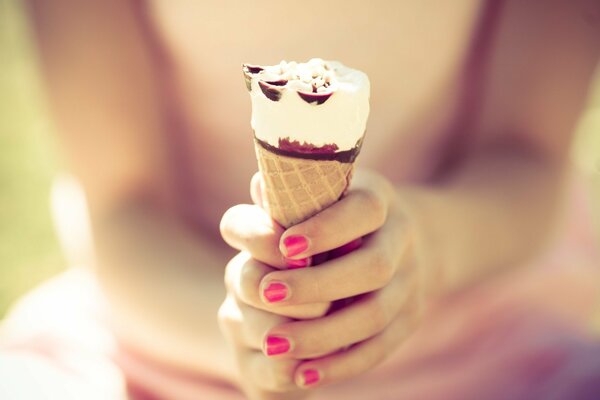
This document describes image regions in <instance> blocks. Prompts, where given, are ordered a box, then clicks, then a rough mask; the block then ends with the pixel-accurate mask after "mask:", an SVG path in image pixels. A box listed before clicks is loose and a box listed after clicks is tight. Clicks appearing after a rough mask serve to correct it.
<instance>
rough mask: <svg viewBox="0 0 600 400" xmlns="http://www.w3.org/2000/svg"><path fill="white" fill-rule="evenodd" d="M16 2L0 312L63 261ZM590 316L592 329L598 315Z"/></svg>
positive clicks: (35, 89)
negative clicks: (55, 227) (592, 317)
mask: <svg viewBox="0 0 600 400" xmlns="http://www.w3.org/2000/svg"><path fill="white" fill-rule="evenodd" d="M21 7H22V6H21V5H20V2H19V1H16V0H0V319H1V318H2V316H3V315H4V314H5V313H6V310H7V308H8V307H9V305H10V303H11V302H12V301H14V300H15V299H16V298H17V297H18V296H20V295H21V294H23V293H24V292H26V291H27V290H29V289H30V288H31V287H33V286H35V285H36V284H38V283H40V282H41V281H43V280H44V279H46V278H48V277H50V276H52V275H53V274H56V273H57V272H59V271H61V270H62V269H63V268H65V265H66V262H65V260H64V257H63V255H62V254H61V250H60V247H59V244H58V240H57V238H56V235H55V233H54V230H53V226H52V221H51V214H50V205H49V204H50V201H49V197H50V190H51V185H52V181H53V178H54V177H55V176H56V174H57V172H58V171H60V156H59V154H58V146H57V144H56V143H55V142H54V135H53V134H52V129H53V128H52V123H51V121H50V118H49V115H48V112H47V110H46V108H45V105H44V100H43V95H42V91H41V82H40V77H39V76H38V72H37V70H36V59H35V58H36V56H35V52H34V50H33V48H32V43H31V38H30V34H29V32H28V27H27V24H26V21H25V19H24V17H23V13H22V9H21ZM596 82H597V83H596V84H595V85H594V86H595V87H594V88H593V90H592V92H591V96H590V102H589V107H588V109H587V110H586V111H585V113H584V114H583V115H582V118H581V122H580V124H579V128H578V132H577V140H576V141H575V145H574V147H573V162H574V164H575V165H576V166H577V168H578V169H579V171H580V172H581V173H582V174H584V176H585V177H586V180H587V181H588V183H589V186H590V195H591V196H592V198H593V202H594V204H595V207H596V210H595V218H596V221H595V223H596V226H597V227H598V229H599V230H598V232H600V79H596ZM599 245H600V244H599ZM599 262H600V261H599ZM599 308H600V307H599ZM595 323H596V327H597V328H598V330H597V331H598V332H600V316H599V318H597V319H596V322H595Z"/></svg>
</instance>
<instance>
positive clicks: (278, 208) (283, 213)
mask: <svg viewBox="0 0 600 400" xmlns="http://www.w3.org/2000/svg"><path fill="white" fill-rule="evenodd" d="M255 149H256V157H257V159H258V167H259V170H260V172H261V174H262V177H263V185H262V186H263V193H262V198H263V202H264V203H265V204H264V206H265V208H266V209H267V212H268V213H269V214H270V215H271V218H273V219H274V220H275V221H277V222H278V223H279V224H280V225H282V226H283V227H284V228H289V227H290V226H292V225H295V224H298V223H300V222H302V221H304V220H306V219H308V218H310V217H312V216H313V215H315V214H317V213H319V212H320V211H321V210H323V209H325V208H327V207H329V206H330V205H332V204H333V203H335V202H336V201H338V200H339V199H340V198H341V197H342V196H343V195H344V193H345V192H346V190H347V189H348V185H349V184H350V180H351V178H352V171H353V170H354V163H342V162H339V161H335V160H333V161H330V160H310V159H304V158H295V157H288V156H283V155H279V154H275V153H273V152H271V151H269V150H267V149H265V148H264V147H262V146H261V145H260V144H258V143H255Z"/></svg>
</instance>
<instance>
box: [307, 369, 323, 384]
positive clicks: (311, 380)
mask: <svg viewBox="0 0 600 400" xmlns="http://www.w3.org/2000/svg"><path fill="white" fill-rule="evenodd" d="M320 379H321V377H320V376H319V371H317V370H316V369H305V370H304V371H303V372H302V385H303V386H310V385H314V384H315V383H317V382H319V380H320Z"/></svg>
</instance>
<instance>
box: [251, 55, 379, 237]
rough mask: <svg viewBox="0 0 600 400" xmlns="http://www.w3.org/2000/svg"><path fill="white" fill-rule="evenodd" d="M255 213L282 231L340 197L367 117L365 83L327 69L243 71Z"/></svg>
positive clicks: (321, 65) (326, 65)
mask: <svg viewBox="0 0 600 400" xmlns="http://www.w3.org/2000/svg"><path fill="white" fill-rule="evenodd" d="M243 73H244V79H245V81H246V87H247V88H248V90H249V91H250V97H251V100H252V121H251V124H252V128H253V130H254V135H255V148H256V156H257V159H258V165H259V169H260V172H261V173H262V176H263V206H264V207H265V208H266V209H267V211H268V212H269V213H270V215H271V217H272V218H273V219H274V220H275V221H277V222H278V223H279V224H281V225H282V226H284V227H285V228H289V227H290V226H292V225H295V224H297V223H299V222H302V221H304V220H306V219H307V218H310V217H312V216H313V215H315V214H317V213H319V212H320V211H322V210H323V209H325V208H327V207H329V206H330V205H332V204H334V203H335V202H336V201H338V200H339V199H340V198H341V197H342V196H343V195H344V193H345V192H346V190H347V189H348V185H349V184H350V179H351V178H352V171H353V169H354V162H355V160H356V157H357V156H358V153H359V152H360V149H361V146H362V141H363V135H364V132H365V127H366V123H367V118H368V115H369V90H370V89H369V88H370V85H369V79H368V77H367V76H366V74H364V73H363V72H360V71H358V70H354V69H351V68H348V67H346V66H344V65H342V64H341V63H338V62H335V61H323V60H321V59H312V60H310V61H308V62H307V63H296V62H290V63H286V62H285V61H283V62H281V63H280V64H278V65H275V66H257V65H249V64H245V65H244V66H243Z"/></svg>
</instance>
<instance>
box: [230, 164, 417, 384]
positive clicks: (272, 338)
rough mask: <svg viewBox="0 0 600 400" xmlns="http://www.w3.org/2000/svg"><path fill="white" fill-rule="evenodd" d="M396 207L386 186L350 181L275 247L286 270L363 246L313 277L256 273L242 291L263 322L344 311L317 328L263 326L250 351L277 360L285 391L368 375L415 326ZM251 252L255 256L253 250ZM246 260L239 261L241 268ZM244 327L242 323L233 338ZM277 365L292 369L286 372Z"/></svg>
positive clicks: (404, 237)
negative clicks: (348, 246)
mask: <svg viewBox="0 0 600 400" xmlns="http://www.w3.org/2000/svg"><path fill="white" fill-rule="evenodd" d="M254 197H255V199H256V196H254ZM396 203H397V202H396V195H395V191H394V189H393V188H392V186H391V185H390V184H389V183H387V181H385V179H383V178H382V177H380V176H377V175H375V174H368V173H363V174H360V173H357V176H356V177H355V181H354V184H353V185H352V188H351V190H349V192H348V194H347V195H346V197H344V198H343V199H342V200H341V201H340V202H338V203H336V204H335V205H333V206H331V207H330V208H328V209H326V210H324V211H323V212H321V213H320V214H318V215H316V216H315V217H313V218H311V219H309V220H307V221H305V222H303V223H301V224H298V225H296V226H294V227H292V228H290V229H288V230H287V231H285V232H283V234H282V235H281V238H280V239H279V241H278V243H277V245H279V248H280V250H281V254H284V255H285V256H287V258H288V259H292V260H303V259H310V258H311V257H314V256H316V255H318V254H322V253H327V252H330V254H332V253H333V255H334V256H339V255H340V254H339V252H340V250H339V248H340V246H342V248H343V247H344V244H345V243H356V239H357V238H361V237H363V236H364V237H365V239H364V244H363V246H362V247H361V248H360V249H358V250H356V251H355V252H354V253H352V254H349V255H345V256H342V257H338V258H335V259H333V260H330V261H327V262H325V263H324V264H322V265H320V266H318V267H315V268H304V269H292V270H279V271H277V270H271V271H269V270H264V271H263V273H262V274H261V275H262V276H261V277H260V281H259V282H257V281H256V280H254V281H253V283H252V284H251V285H249V286H250V287H252V289H251V290H250V292H252V293H255V294H253V295H251V296H253V300H259V301H260V303H258V304H256V306H257V307H259V308H262V309H264V310H268V311H270V312H272V313H273V312H275V313H280V312H281V311H284V310H285V309H287V308H289V307H290V306H301V305H303V306H305V305H310V304H314V303H323V302H325V303H327V302H331V301H336V304H340V303H341V302H338V300H343V302H346V303H348V302H350V304H346V305H345V306H342V307H339V308H338V309H336V310H335V311H332V312H330V313H329V314H328V315H326V316H324V317H322V318H317V319H312V320H306V321H293V320H289V319H288V320H279V321H270V322H271V326H270V327H267V326H266V325H263V326H262V330H261V334H260V335H259V336H260V337H261V339H262V340H261V343H260V347H258V346H256V344H255V348H262V349H263V352H264V353H265V354H267V355H269V357H271V359H272V360H276V361H277V362H278V363H275V364H272V365H273V366H279V368H283V371H281V370H280V371H281V372H284V375H285V373H290V375H288V376H287V377H288V378H287V379H289V382H286V384H289V383H291V382H293V383H295V384H296V385H297V386H299V387H304V388H306V387H314V386H318V385H322V384H325V383H331V382H336V381H340V380H344V379H348V378H350V377H352V376H355V375H357V374H359V373H361V372H364V371H367V370H369V369H371V368H372V367H373V366H374V365H376V364H377V363H378V362H380V361H381V360H382V359H383V358H384V357H385V356H386V355H387V354H389V353H390V351H391V350H393V348H395V347H396V346H397V345H398V344H399V343H401V342H402V341H403V339H404V338H405V337H406V336H407V335H408V334H409V332H410V331H411V329H412V327H413V326H414V323H415V320H416V319H417V317H418V307H417V302H416V301H415V300H416V299H417V298H418V296H417V294H418V293H417V289H418V287H419V286H418V284H417V283H418V282H417V279H416V278H417V274H415V272H416V268H415V264H414V262H413V258H412V257H410V254H411V251H410V250H411V239H410V236H411V235H410V229H409V224H408V222H407V220H406V218H405V215H404V213H403V212H401V211H400V207H399V206H398V205H397V204H396ZM226 231H227V230H224V237H226V240H227V237H228V235H227V233H226ZM276 236H277V235H276ZM262 237H263V238H265V237H270V235H263V236H262ZM302 238H304V239H302ZM231 239H232V237H231V236H229V240H228V241H229V242H230V243H231V241H232V240H231ZM271 239H272V238H271ZM233 241H235V239H234V240H233ZM250 242H254V244H253V245H254V246H258V243H259V242H260V241H254V240H250V241H248V243H250ZM246 246H247V247H248V246H251V245H249V244H247V245H246ZM239 247H241V246H239ZM239 247H238V248H239ZM335 249H338V250H335ZM332 250H334V251H333V252H332ZM259 252H260V251H256V250H255V251H254V253H256V254H258V253H259ZM336 253H338V254H336ZM269 254H273V253H270V252H269ZM275 254H276V253H275ZM276 257H279V260H281V256H280V255H277V254H276ZM248 260H250V257H249V256H246V259H245V261H244V262H249V261H248ZM284 261H285V258H284ZM280 262H281V261H280ZM236 265H237V264H236ZM238 268H239V267H238ZM229 269H230V268H229V267H228V270H229ZM232 269H233V268H232ZM234 275H236V274H234ZM237 275H238V276H239V275H240V274H239V273H238V274H237ZM273 284H275V285H274V286H273ZM230 286H231V285H230ZM273 288H275V289H280V288H283V289H285V292H286V294H285V295H283V292H284V291H283V290H276V291H273V290H269V289H273ZM269 291H270V292H271V294H269ZM273 293H275V294H276V295H275V296H273ZM269 299H270V300H271V301H269ZM344 299H346V300H344ZM348 299H350V300H348ZM248 325H249V324H248V321H244V322H241V323H240V325H239V326H238V329H239V330H242V327H244V326H245V327H246V329H248ZM269 344H270V345H271V346H269ZM286 361H287V362H292V364H287V370H285V369H286V368H284V367H283V365H286V364H283V363H284V362H286ZM294 361H295V363H294ZM290 387H293V384H292V385H290V386H288V388H290Z"/></svg>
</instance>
